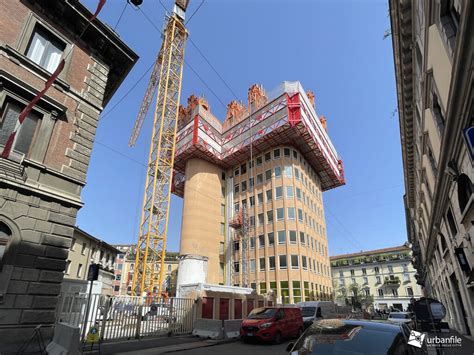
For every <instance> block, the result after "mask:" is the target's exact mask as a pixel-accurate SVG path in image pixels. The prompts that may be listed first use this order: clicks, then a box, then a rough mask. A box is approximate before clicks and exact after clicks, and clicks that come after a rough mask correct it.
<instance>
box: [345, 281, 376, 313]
mask: <svg viewBox="0 0 474 355" xmlns="http://www.w3.org/2000/svg"><path fill="white" fill-rule="evenodd" d="M345 292H346V294H345V297H346V299H347V300H348V301H349V304H350V305H352V308H353V309H367V308H369V307H370V306H371V305H372V304H373V303H374V296H372V295H366V294H365V291H364V290H363V289H362V287H360V285H358V284H357V283H353V284H351V285H350V286H349V287H348V288H347V290H345Z"/></svg>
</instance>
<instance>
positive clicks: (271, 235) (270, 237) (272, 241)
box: [267, 232, 275, 245]
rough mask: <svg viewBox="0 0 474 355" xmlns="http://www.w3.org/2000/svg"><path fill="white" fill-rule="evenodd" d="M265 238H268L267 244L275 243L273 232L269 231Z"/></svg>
mask: <svg viewBox="0 0 474 355" xmlns="http://www.w3.org/2000/svg"><path fill="white" fill-rule="evenodd" d="M267 239H268V245H274V244H275V235H274V234H273V232H270V233H268V234H267Z"/></svg>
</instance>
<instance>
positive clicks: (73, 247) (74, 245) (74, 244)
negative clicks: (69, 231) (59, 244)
mask: <svg viewBox="0 0 474 355" xmlns="http://www.w3.org/2000/svg"><path fill="white" fill-rule="evenodd" d="M75 247H76V238H72V240H71V248H70V250H72V251H74V249H75ZM102 253H103V252H102V251H101V259H102Z"/></svg>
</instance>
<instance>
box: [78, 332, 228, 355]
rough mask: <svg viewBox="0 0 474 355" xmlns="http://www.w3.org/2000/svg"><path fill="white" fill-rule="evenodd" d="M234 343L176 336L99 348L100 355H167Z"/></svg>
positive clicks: (112, 344)
mask: <svg viewBox="0 0 474 355" xmlns="http://www.w3.org/2000/svg"><path fill="white" fill-rule="evenodd" d="M233 341H236V339H222V340H209V339H199V338H197V337H194V336H177V337H166V338H150V339H140V340H135V339H134V340H125V341H120V342H112V343H103V344H101V346H100V354H101V355H106V354H116V355H124V354H128V355H130V354H138V353H139V354H140V355H142V354H143V355H145V354H167V353H174V352H178V351H184V350H191V349H197V348H204V347H209V346H214V345H219V344H224V343H229V342H233ZM84 354H88V355H97V354H99V349H98V347H97V345H96V346H94V348H93V350H92V351H87V347H86V348H85V350H84Z"/></svg>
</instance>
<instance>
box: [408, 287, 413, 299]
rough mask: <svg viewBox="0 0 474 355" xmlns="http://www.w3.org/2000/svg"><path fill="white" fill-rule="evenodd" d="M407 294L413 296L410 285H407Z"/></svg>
mask: <svg viewBox="0 0 474 355" xmlns="http://www.w3.org/2000/svg"><path fill="white" fill-rule="evenodd" d="M407 296H410V297H413V289H412V288H411V287H407Z"/></svg>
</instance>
